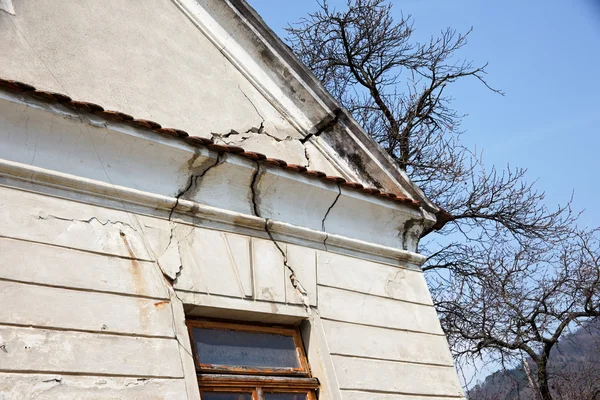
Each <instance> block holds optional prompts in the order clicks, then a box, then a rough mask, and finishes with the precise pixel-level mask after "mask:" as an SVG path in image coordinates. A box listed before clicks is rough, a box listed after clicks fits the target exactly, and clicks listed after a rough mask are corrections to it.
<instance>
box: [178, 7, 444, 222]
mask: <svg viewBox="0 0 600 400" xmlns="http://www.w3.org/2000/svg"><path fill="white" fill-rule="evenodd" d="M172 1H173V2H174V3H175V4H176V5H177V6H178V7H179V8H180V9H182V11H183V12H184V13H185V14H186V15H187V16H188V18H190V19H191V20H192V22H194V23H195V25H196V26H197V27H198V28H199V29H200V30H201V31H202V32H203V33H204V34H205V35H206V36H207V37H208V38H209V40H211V41H212V42H213V43H214V44H215V45H216V46H217V47H218V48H219V49H220V50H221V52H222V53H223V55H224V56H225V57H227V58H228V59H229V60H230V61H231V62H232V63H233V64H234V65H235V66H236V68H238V70H240V72H241V73H242V74H243V75H245V76H246V77H247V78H248V79H249V80H250V82H252V83H253V85H254V86H255V87H256V88H257V89H258V90H259V91H260V92H261V93H262V94H263V95H264V96H265V98H266V99H267V100H268V101H269V102H270V103H271V104H272V105H273V106H274V107H275V108H276V109H277V110H278V111H280V112H281V114H282V115H283V116H284V117H285V118H286V119H288V121H290V123H291V124H292V125H293V126H294V127H295V128H296V129H298V131H300V132H301V133H302V134H303V135H305V136H306V137H307V140H311V141H313V140H314V141H317V140H319V141H320V140H322V141H324V142H326V143H327V144H328V145H329V146H320V150H321V151H328V150H327V148H329V149H331V150H335V151H340V150H341V152H342V153H345V154H349V156H351V158H350V165H351V164H352V163H353V161H354V159H356V158H357V157H359V158H360V160H359V162H360V163H362V164H364V166H365V168H366V172H367V173H368V175H369V176H370V177H372V179H373V181H374V182H373V183H375V185H376V186H381V187H385V188H386V189H387V190H394V189H395V190H400V191H402V192H404V194H406V195H407V196H410V197H412V198H413V199H414V200H417V201H419V202H420V203H421V205H422V207H423V208H424V209H426V210H427V211H429V212H432V213H437V212H438V211H439V207H438V206H436V205H435V204H434V203H433V202H432V201H431V200H429V199H428V198H427V197H426V196H425V194H424V193H423V191H422V190H421V189H420V188H419V187H418V186H417V185H416V184H414V183H413V182H412V181H411V180H410V178H409V177H408V176H407V175H406V173H405V172H404V171H402V170H401V169H400V168H399V167H398V165H397V164H396V163H395V162H394V161H393V160H392V158H391V157H390V156H389V155H388V154H387V153H386V152H385V151H384V150H383V149H382V148H381V147H380V146H379V145H378V144H377V143H376V142H374V141H373V140H372V139H371V138H370V136H369V135H368V134H367V133H366V132H365V131H364V129H363V128H362V127H361V126H360V125H359V124H358V122H357V121H356V120H355V119H354V118H353V117H352V115H351V114H350V113H349V112H348V111H347V110H345V109H343V108H342V107H341V105H340V104H339V103H338V102H337V100H336V99H335V98H334V97H333V96H332V95H331V94H330V93H329V92H328V91H327V90H326V89H325V87H324V86H323V85H322V83H321V82H320V81H319V80H318V79H317V78H316V77H315V75H314V74H313V73H312V72H311V71H310V70H309V69H308V67H306V66H305V65H304V64H303V63H302V62H300V60H299V59H298V58H297V57H296V55H295V54H294V53H293V52H292V50H291V48H290V47H289V46H287V45H286V44H285V43H284V42H283V41H282V40H281V39H280V38H279V36H278V35H277V34H276V33H275V32H274V31H273V30H271V28H269V27H268V25H267V24H266V23H265V21H264V20H263V19H262V18H261V17H260V15H259V14H258V13H257V12H256V11H255V10H254V9H253V8H252V7H251V6H250V5H249V4H248V3H247V2H246V1H245V0H223V1H221V2H219V5H221V8H219V7H215V4H214V3H213V2H212V1H211V0H172ZM209 3H210V5H211V6H212V7H208V5H209ZM199 7H200V8H203V9H202V10H200V9H199ZM207 10H210V15H209V11H207ZM200 13H201V15H200ZM240 22H241V24H240ZM215 24H218V25H220V28H221V29H222V28H223V27H231V28H232V29H227V32H226V33H225V32H221V33H215V32H216V30H215ZM209 28H210V29H209ZM219 35H220V36H219ZM232 39H233V40H232ZM235 42H237V45H236V43H235ZM250 59H252V62H251V63H250V62H248V61H249V60H250ZM261 64H262V65H263V66H265V65H267V66H268V67H269V68H257V67H259V66H260V65H261ZM259 69H260V71H258V70H259ZM292 103H293V104H292ZM340 110H341V116H340V117H339V118H337V116H339V115H340ZM332 118H335V119H336V120H337V121H338V124H337V125H338V126H336V127H334V129H331V130H329V131H327V133H325V134H323V135H320V136H319V137H318V138H317V137H315V136H312V135H314V134H315V133H317V132H319V126H320V125H321V124H322V121H327V120H331V119H332ZM348 133H349V134H348ZM348 139H352V140H351V141H349V140H348ZM342 147H343V148H342ZM377 169H379V170H377ZM378 184H379V185H378ZM390 185H391V186H394V189H392V188H390V187H389V186H390Z"/></svg>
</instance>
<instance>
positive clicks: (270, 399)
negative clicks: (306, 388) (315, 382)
mask: <svg viewBox="0 0 600 400" xmlns="http://www.w3.org/2000/svg"><path fill="white" fill-rule="evenodd" d="M264 396H265V400H306V393H265V394H264Z"/></svg>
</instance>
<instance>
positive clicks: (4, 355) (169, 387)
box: [0, 186, 198, 400]
mask: <svg viewBox="0 0 600 400" xmlns="http://www.w3.org/2000/svg"><path fill="white" fill-rule="evenodd" d="M0 220H1V221H2V223H1V224H0V264H1V265H2V268H0V303H1V304H3V305H4V306H3V311H2V313H0V345H2V346H3V351H0V353H1V354H0V370H1V371H2V372H3V373H2V374H0V399H2V400H9V399H10V400H12V399H14V400H17V399H18V400H21V399H27V398H36V399H38V398H40V399H92V398H103V399H117V398H118V399H122V398H144V399H182V398H189V399H198V396H197V394H196V395H194V391H195V392H197V388H196V387H194V386H190V385H189V384H187V383H186V381H185V379H184V370H185V368H188V369H189V366H190V365H191V368H192V370H193V364H190V363H191V362H192V361H191V359H186V358H185V354H187V353H186V351H184V350H185V348H186V347H187V348H189V340H188V338H187V333H185V334H182V331H180V329H178V328H177V326H178V325H183V323H184V320H183V307H182V305H181V304H180V303H177V300H176V299H173V294H172V290H170V289H169V286H168V285H167V282H166V281H165V279H164V278H163V275H162V272H161V271H160V269H159V268H158V266H157V264H156V263H155V262H154V261H153V259H152V256H151V255H150V252H149V251H148V250H147V246H146V244H145V239H144V238H143V235H141V234H140V231H141V228H140V227H139V226H138V224H137V222H136V221H135V217H134V216H132V215H130V214H127V213H125V212H123V211H118V210H113V209H109V208H105V207H98V206H92V205H89V204H83V203H78V202H74V201H67V200H63V199H58V198H55V197H50V196H46V195H41V194H36V193H32V192H28V191H22V190H18V189H14V188H8V187H2V186H0ZM177 304H178V307H176V305H177ZM186 341H187V342H188V343H186ZM186 362H187V365H186ZM188 375H189V374H188ZM192 378H193V374H192ZM188 390H191V391H190V392H188Z"/></svg>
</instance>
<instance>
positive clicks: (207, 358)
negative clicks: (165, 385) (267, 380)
mask: <svg viewBox="0 0 600 400" xmlns="http://www.w3.org/2000/svg"><path fill="white" fill-rule="evenodd" d="M193 335H194V342H195V344H196V352H197V353H198V359H199V361H200V364H210V365H214V366H234V367H251V368H252V367H253V368H299V367H300V361H299V360H298V353H297V352H296V344H295V343H294V338H293V337H292V336H286V335H276V334H273V333H264V332H247V331H232V330H227V329H206V328H194V329H193Z"/></svg>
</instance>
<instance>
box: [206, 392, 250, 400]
mask: <svg viewBox="0 0 600 400" xmlns="http://www.w3.org/2000/svg"><path fill="white" fill-rule="evenodd" d="M201 397H202V400H252V393H228V392H205V391H202V396H201Z"/></svg>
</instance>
